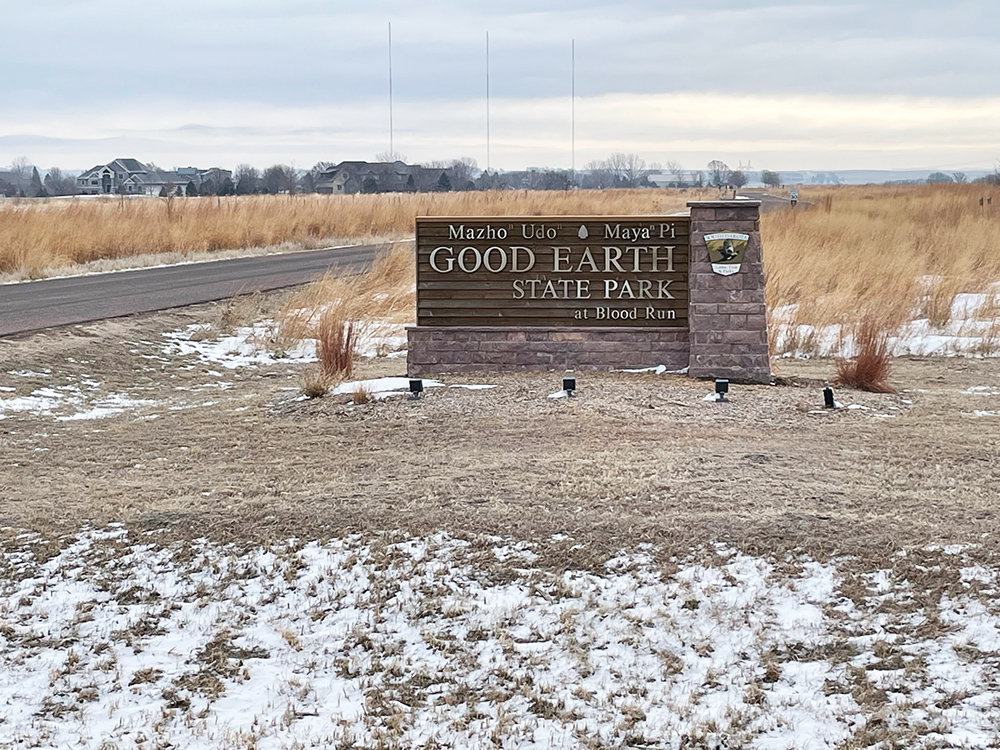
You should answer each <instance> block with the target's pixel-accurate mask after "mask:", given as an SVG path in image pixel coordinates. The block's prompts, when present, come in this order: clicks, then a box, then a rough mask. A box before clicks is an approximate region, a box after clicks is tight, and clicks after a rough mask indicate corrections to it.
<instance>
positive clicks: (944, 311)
mask: <svg viewBox="0 0 1000 750" xmlns="http://www.w3.org/2000/svg"><path fill="white" fill-rule="evenodd" d="M717 197H718V195H717V193H716V192H715V191H714V190H704V191H693V190H692V191H679V190H649V189H647V190H608V191H592V190H580V191H565V192H555V191H545V192H529V191H503V192H485V193H481V192H469V193H434V194H392V195H348V196H319V195H303V196H246V197H232V198H221V199H217V198H178V199H173V200H170V201H168V200H162V199H139V200H134V199H133V200H125V201H119V200H110V201H105V200H58V201H57V200H52V201H20V202H16V201H9V202H0V274H5V275H8V276H11V275H13V276H21V277H34V276H37V275H42V274H43V273H44V271H45V269H47V268H51V267H53V266H62V265H67V264H75V263H84V262H88V261H92V260H96V259H104V258H112V259H122V258H124V259H128V258H132V257H134V256H139V255H146V254H149V253H172V254H177V253H194V252H205V251H207V252H213V251H222V250H233V249H248V248H254V247H261V246H274V245H279V244H282V243H293V244H295V245H298V246H305V247H310V246H312V247H315V246H319V245H321V244H324V243H327V242H329V241H330V240H331V239H342V240H364V239H373V238H380V239H388V238H400V237H406V236H410V235H411V233H412V232H413V225H414V218H415V217H416V216H420V215H424V216H435V215H437V216H443V215H455V216H462V215H466V216H471V215H525V216H541V215H566V214H597V215H600V214H605V215H615V214H617V215H626V214H654V213H670V212H675V211H681V210H684V209H685V204H686V203H687V201H689V200H698V199H706V198H717ZM799 198H800V200H799V204H798V206H797V207H796V208H795V209H792V210H776V211H769V212H765V213H764V214H763V216H762V218H761V231H762V237H763V241H764V247H765V274H766V277H767V299H768V304H769V307H770V308H771V310H772V311H774V310H784V311H785V314H784V315H783V320H784V321H785V326H784V329H785V330H786V331H792V336H793V338H795V339H796V340H797V341H798V345H802V346H804V347H806V348H808V346H809V341H810V338H812V339H816V336H815V332H814V331H813V332H811V331H810V329H809V328H807V327H812V328H818V327H822V326H826V325H838V324H839V325H841V326H842V327H843V329H844V330H850V329H851V328H852V327H853V325H854V324H856V323H857V321H859V320H862V319H865V320H870V321H876V322H877V323H878V325H879V326H880V327H882V328H883V329H885V330H886V331H889V332H892V331H894V330H895V329H897V328H898V327H899V326H900V325H901V324H903V323H905V322H906V321H909V320H913V319H917V318H926V319H927V320H929V322H930V323H931V325H934V326H943V325H945V324H947V323H948V321H949V319H950V317H951V314H952V307H953V302H954V300H955V296H956V295H957V294H959V293H963V292H985V291H987V290H989V289H990V288H991V286H993V287H994V289H995V288H996V287H995V286H994V285H996V284H998V283H1000V248H998V247H997V245H998V244H1000V238H998V228H1000V189H997V188H994V187H990V186H982V185H954V184H952V185H927V186H870V187H868V186H866V187H843V186H838V187H815V188H813V187H806V188H803V189H802V190H801V191H800V196H799ZM980 198H992V200H991V201H985V200H984V203H985V204H986V205H984V206H980V205H979V200H980ZM412 274H413V269H412V255H411V254H410V253H409V250H408V249H407V250H406V251H405V252H402V251H401V252H397V253H393V254H392V255H390V256H388V257H387V258H385V259H383V261H380V264H377V265H376V268H375V270H374V273H372V274H368V275H367V276H366V277H365V278H366V279H368V280H367V281H358V280H354V281H351V282H350V285H346V286H345V284H347V282H345V281H343V280H338V279H334V278H328V279H325V280H324V281H323V282H321V283H319V284H316V285H313V286H311V287H308V288H307V289H306V290H304V291H303V292H302V293H301V294H300V295H298V297H297V299H296V300H294V301H293V303H292V305H293V307H290V308H289V309H287V310H286V311H285V313H284V314H283V322H284V324H285V326H286V330H287V331H288V332H289V333H288V335H289V336H291V337H292V338H301V337H302V336H303V335H305V331H306V329H308V330H309V332H310V334H311V335H316V332H317V331H316V326H317V325H318V317H316V316H314V315H311V314H308V313H304V312H302V310H305V309H318V310H326V309H329V308H330V306H331V304H333V303H332V302H331V301H337V302H336V304H337V305H340V306H342V309H338V313H343V320H345V321H346V320H352V321H359V320H364V319H373V316H378V315H383V316H386V315H388V316H389V317H392V318H406V320H407V321H409V320H412V317H413V310H412V307H413V301H412V284H413V280H412ZM349 299H353V300H354V301H353V302H348V301H347V300H349ZM338 300H339V301H338ZM349 308H350V309H349ZM400 311H405V312H400ZM998 313H1000V309H998V308H997V305H996V303H995V302H994V304H993V306H992V307H990V306H989V305H986V306H984V307H983V308H981V309H980V311H979V312H978V313H977V315H978V317H980V318H983V317H984V315H985V316H986V317H988V318H991V319H996V318H997V317H1000V316H998ZM356 325H357V323H356ZM772 328H774V326H772ZM771 334H772V335H771V340H772V342H775V341H776V340H777V335H776V332H775V330H772V331H771ZM356 335H357V336H358V337H359V338H363V336H364V331H363V330H356ZM793 343H794V342H793ZM785 346H786V348H787V346H788V344H787V341H786V344H785ZM793 348H794V347H793ZM772 351H773V352H774V351H775V350H774V349H773V348H772Z"/></svg>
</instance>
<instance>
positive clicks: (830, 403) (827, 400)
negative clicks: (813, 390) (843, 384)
mask: <svg viewBox="0 0 1000 750" xmlns="http://www.w3.org/2000/svg"><path fill="white" fill-rule="evenodd" d="M823 406H825V407H826V408H827V409H836V408H837V402H836V401H834V400H833V388H831V387H830V386H829V385H828V386H826V387H825V388H824V389H823Z"/></svg>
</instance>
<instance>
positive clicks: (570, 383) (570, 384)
mask: <svg viewBox="0 0 1000 750" xmlns="http://www.w3.org/2000/svg"><path fill="white" fill-rule="evenodd" d="M563 390H564V391H566V395H567V396H569V397H570V398H572V397H573V392H574V391H575V390H576V378H563Z"/></svg>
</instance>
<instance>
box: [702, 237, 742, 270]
mask: <svg viewBox="0 0 1000 750" xmlns="http://www.w3.org/2000/svg"><path fill="white" fill-rule="evenodd" d="M749 241H750V235H749V234H742V233H740V232H715V233H714V234H706V235H705V244H706V245H707V246H708V259H709V260H710V261H712V270H713V271H715V272H716V273H718V274H722V275H723V276H732V275H733V274H734V273H736V272H737V271H739V270H740V266H741V265H742V264H743V256H744V255H746V252H747V243H748V242H749Z"/></svg>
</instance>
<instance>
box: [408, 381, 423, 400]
mask: <svg viewBox="0 0 1000 750" xmlns="http://www.w3.org/2000/svg"><path fill="white" fill-rule="evenodd" d="M423 392H424V381H423V380H419V379H416V380H411V381H410V398H412V399H414V400H416V399H418V398H420V394H421V393H423Z"/></svg>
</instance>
